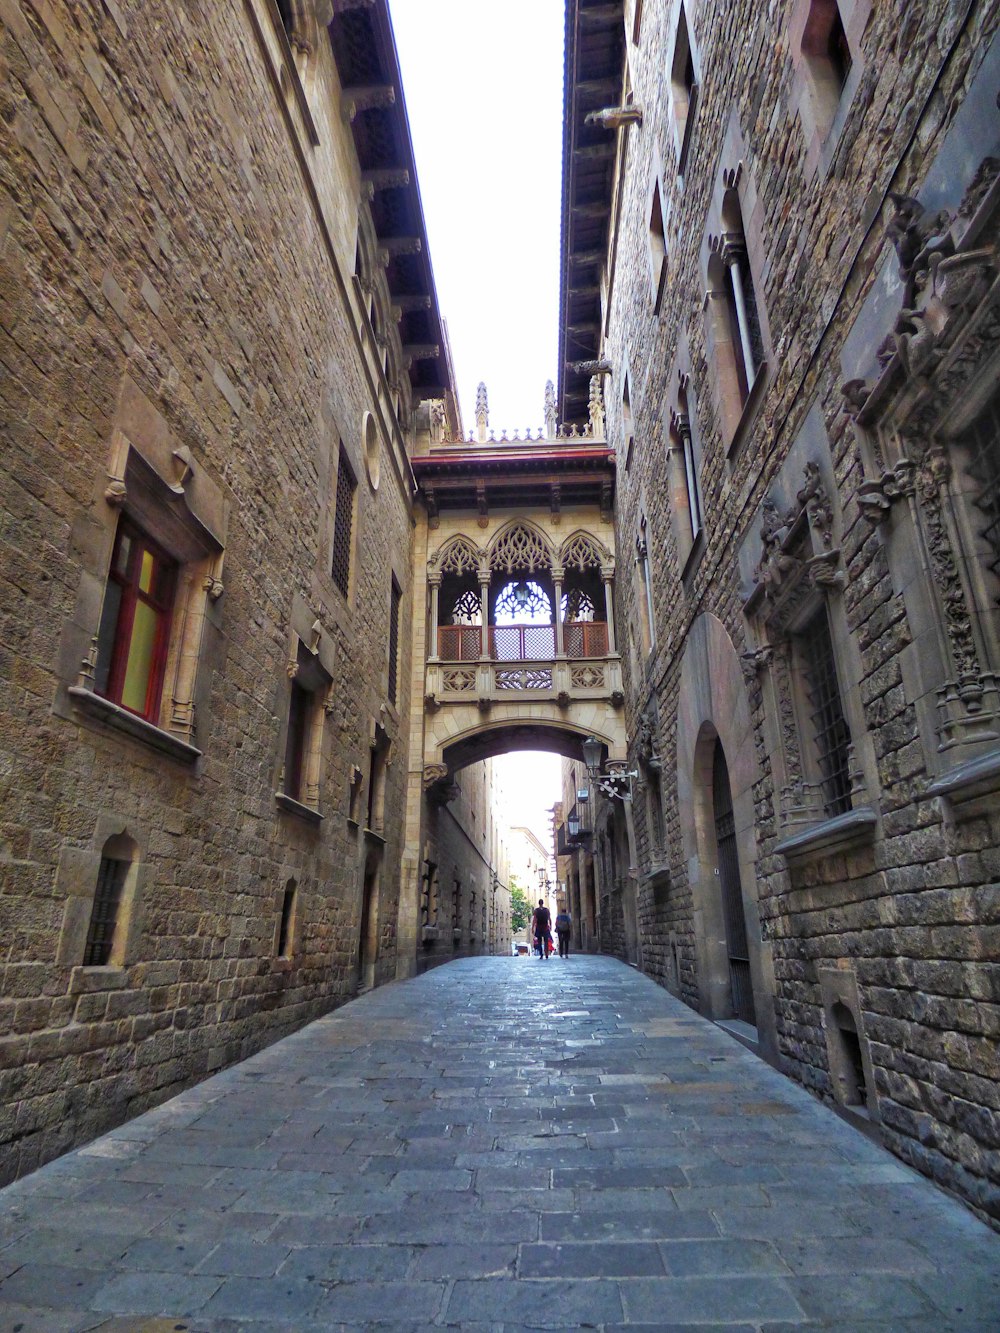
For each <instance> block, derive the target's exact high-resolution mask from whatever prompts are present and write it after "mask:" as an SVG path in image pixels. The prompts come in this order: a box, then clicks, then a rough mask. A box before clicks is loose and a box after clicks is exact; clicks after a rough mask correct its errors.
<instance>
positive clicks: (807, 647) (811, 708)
mask: <svg viewBox="0 0 1000 1333" xmlns="http://www.w3.org/2000/svg"><path fill="white" fill-rule="evenodd" d="M795 642H796V646H797V647H798V650H799V653H800V656H801V660H802V666H803V670H804V674H805V684H806V712H807V714H808V723H809V725H808V734H809V735H810V737H811V740H812V744H813V748H814V752H815V756H816V761H817V766H818V770H819V775H820V786H821V789H822V794H823V807H824V809H825V811H826V813H827V814H828V815H831V816H833V815H841V814H844V813H845V812H846V811H848V810H850V808H851V773H850V767H851V765H850V747H851V734H850V732H849V730H848V727H847V722H846V720H845V718H844V709H843V705H842V703H841V695H840V684H839V682H838V680H837V664H836V659H835V657H834V651H833V640H832V638H831V636H830V622H829V618H828V615H827V610H826V607H825V606H822V607H820V609H819V610H818V611H817V612H816V614H815V615H814V616H813V617H812V619H811V620H810V621H809V622H808V624H807V625H806V626H805V627H804V629H802V630H801V631H800V632H799V633H798V634H796V636H795Z"/></svg>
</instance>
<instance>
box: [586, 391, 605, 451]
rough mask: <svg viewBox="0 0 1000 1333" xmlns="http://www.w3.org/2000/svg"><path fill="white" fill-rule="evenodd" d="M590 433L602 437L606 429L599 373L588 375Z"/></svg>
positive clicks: (598, 437) (597, 437)
mask: <svg viewBox="0 0 1000 1333" xmlns="http://www.w3.org/2000/svg"><path fill="white" fill-rule="evenodd" d="M589 410H590V433H591V435H592V436H594V438H595V439H603V438H604V433H605V429H606V425H605V420H604V395H603V393H602V391H601V377H600V375H591V377H590V403H589Z"/></svg>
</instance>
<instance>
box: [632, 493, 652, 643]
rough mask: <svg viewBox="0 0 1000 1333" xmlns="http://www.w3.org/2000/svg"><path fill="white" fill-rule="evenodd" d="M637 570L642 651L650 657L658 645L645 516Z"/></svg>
mask: <svg viewBox="0 0 1000 1333" xmlns="http://www.w3.org/2000/svg"><path fill="white" fill-rule="evenodd" d="M635 569H636V573H637V584H638V586H637V587H636V602H637V608H636V609H637V611H638V613H639V614H638V617H637V619H638V621H639V628H640V633H641V635H642V651H643V655H644V656H648V655H649V653H651V652H652V650H653V648H654V647H655V645H656V622H655V619H654V616H653V584H652V576H651V573H650V568H649V538H648V533H647V525H646V516H645V514H643V515H642V517H641V518H640V519H639V531H638V534H637V535H636V539H635Z"/></svg>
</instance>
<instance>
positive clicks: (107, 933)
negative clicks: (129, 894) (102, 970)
mask: <svg viewBox="0 0 1000 1333" xmlns="http://www.w3.org/2000/svg"><path fill="white" fill-rule="evenodd" d="M130 866H131V862H129V861H122V860H119V859H118V858H117V857H113V856H102V857H101V865H100V869H99V870H98V873H97V889H96V891H95V893H94V905H93V908H92V910H91V913H90V928H89V930H88V931H87V945H86V948H85V950H84V954H83V965H84V967H106V966H107V965H108V963H110V962H111V955H112V950H113V948H114V943H115V934H116V931H117V929H118V919H119V914H120V909H121V905H122V895H123V893H124V890H125V881H126V879H127V878H128V872H129V869H130Z"/></svg>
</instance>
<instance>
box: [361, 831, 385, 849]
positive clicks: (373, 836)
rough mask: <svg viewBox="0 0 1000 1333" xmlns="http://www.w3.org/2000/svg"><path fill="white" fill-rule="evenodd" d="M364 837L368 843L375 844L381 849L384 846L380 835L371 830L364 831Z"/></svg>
mask: <svg viewBox="0 0 1000 1333" xmlns="http://www.w3.org/2000/svg"><path fill="white" fill-rule="evenodd" d="M365 837H366V838H367V839H368V840H369V842H377V843H378V844H379V845H380V846H381V847H384V846H385V838H384V837H383V836H382V834H381V833H376V832H375V830H374V829H373V828H366V829H365Z"/></svg>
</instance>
